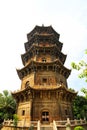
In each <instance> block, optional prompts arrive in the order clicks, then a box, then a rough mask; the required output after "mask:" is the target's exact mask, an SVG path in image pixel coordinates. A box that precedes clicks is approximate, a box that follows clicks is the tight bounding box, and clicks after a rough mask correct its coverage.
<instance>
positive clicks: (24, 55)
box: [21, 44, 67, 66]
mask: <svg viewBox="0 0 87 130" xmlns="http://www.w3.org/2000/svg"><path fill="white" fill-rule="evenodd" d="M33 47H35V48H36V49H38V48H43V46H37V45H35V44H33V45H32V47H31V48H30V49H32V48H33ZM53 47H55V48H57V47H56V46H55V45H52V46H44V48H49V49H52V48H53ZM30 49H29V50H28V51H27V52H25V53H24V54H21V59H22V63H23V65H24V66H25V62H24V57H26V55H28V54H29V52H30ZM57 49H58V48H57ZM58 51H59V52H60V53H61V54H62V55H63V57H64V61H63V63H64V62H65V60H66V57H67V55H66V54H63V53H62V52H61V51H60V50H58Z"/></svg>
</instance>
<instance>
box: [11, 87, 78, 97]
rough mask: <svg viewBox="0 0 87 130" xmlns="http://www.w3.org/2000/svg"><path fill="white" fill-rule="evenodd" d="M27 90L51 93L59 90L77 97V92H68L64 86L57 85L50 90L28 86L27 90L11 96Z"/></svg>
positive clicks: (20, 91)
mask: <svg viewBox="0 0 87 130" xmlns="http://www.w3.org/2000/svg"><path fill="white" fill-rule="evenodd" d="M28 90H32V91H53V90H60V91H61V90H64V91H66V92H67V93H71V94H73V95H77V92H72V91H70V90H69V89H67V88H66V87H65V86H64V85H59V86H56V87H52V88H44V87H43V88H37V87H34V86H28V87H27V88H24V89H21V90H18V91H14V92H12V95H13V96H14V95H17V94H19V93H23V92H25V91H28Z"/></svg>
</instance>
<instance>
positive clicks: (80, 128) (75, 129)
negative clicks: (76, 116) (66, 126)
mask: <svg viewBox="0 0 87 130" xmlns="http://www.w3.org/2000/svg"><path fill="white" fill-rule="evenodd" d="M74 130H84V128H83V127H82V126H76V127H75V128H74Z"/></svg>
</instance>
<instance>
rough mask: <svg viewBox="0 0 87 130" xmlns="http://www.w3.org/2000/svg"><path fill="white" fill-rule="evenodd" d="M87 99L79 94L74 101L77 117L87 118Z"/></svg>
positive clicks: (75, 115) (74, 110)
mask: <svg viewBox="0 0 87 130" xmlns="http://www.w3.org/2000/svg"><path fill="white" fill-rule="evenodd" d="M86 113H87V99H86V98H85V97H83V96H79V95H77V96H76V98H75V99H74V101H73V114H74V118H75V119H84V118H86V119H87V114H86Z"/></svg>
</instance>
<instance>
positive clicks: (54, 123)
mask: <svg viewBox="0 0 87 130" xmlns="http://www.w3.org/2000/svg"><path fill="white" fill-rule="evenodd" d="M53 130H58V129H57V127H56V122H55V121H54V120H53Z"/></svg>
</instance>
